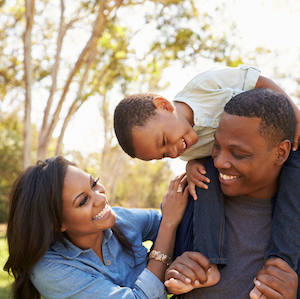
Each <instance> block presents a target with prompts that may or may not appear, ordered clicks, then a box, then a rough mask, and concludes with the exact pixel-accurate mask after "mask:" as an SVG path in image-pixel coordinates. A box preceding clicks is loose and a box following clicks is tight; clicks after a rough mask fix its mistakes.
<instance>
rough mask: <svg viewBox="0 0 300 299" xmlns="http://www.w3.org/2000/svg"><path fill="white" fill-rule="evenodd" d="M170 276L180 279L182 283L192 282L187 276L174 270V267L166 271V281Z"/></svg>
mask: <svg viewBox="0 0 300 299" xmlns="http://www.w3.org/2000/svg"><path fill="white" fill-rule="evenodd" d="M172 278H174V279H176V280H180V281H182V282H183V283H191V282H192V280H191V279H190V278H189V277H187V276H185V275H184V274H182V273H180V272H178V270H176V269H170V270H168V271H167V272H166V281H168V280H170V279H172Z"/></svg>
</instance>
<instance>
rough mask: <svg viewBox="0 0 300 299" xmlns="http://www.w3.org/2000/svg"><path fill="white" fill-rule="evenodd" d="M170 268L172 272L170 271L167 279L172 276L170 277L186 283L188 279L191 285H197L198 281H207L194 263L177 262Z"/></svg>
mask: <svg viewBox="0 0 300 299" xmlns="http://www.w3.org/2000/svg"><path fill="white" fill-rule="evenodd" d="M173 264H174V263H173ZM172 267H173V268H172V270H170V273H168V277H169V276H170V275H172V277H174V278H176V279H180V280H181V281H182V282H186V281H187V280H186V278H188V279H190V282H191V283H193V284H197V281H198V284H199V281H201V283H204V282H205V281H206V280H207V276H206V273H205V271H204V270H203V268H202V267H200V266H199V265H198V264H197V263H196V262H194V261H190V262H189V263H188V264H181V263H179V262H178V263H176V264H174V265H172ZM198 268H200V269H198ZM174 270H175V271H174ZM168 272H169V271H168Z"/></svg>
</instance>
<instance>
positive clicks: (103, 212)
mask: <svg viewBox="0 0 300 299" xmlns="http://www.w3.org/2000/svg"><path fill="white" fill-rule="evenodd" d="M109 210H110V206H109V205H108V204H105V207H104V209H103V210H102V211H100V212H99V213H98V214H97V215H96V216H95V217H93V220H99V219H101V218H102V217H103V216H104V215H105V214H106V213H107V212H108V211H109Z"/></svg>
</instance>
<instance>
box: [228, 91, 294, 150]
mask: <svg viewBox="0 0 300 299" xmlns="http://www.w3.org/2000/svg"><path fill="white" fill-rule="evenodd" d="M224 111H225V112H226V113H228V114H232V115H237V116H245V117H249V118H252V117H258V118H261V124H260V128H259V134H260V136H262V137H263V138H264V139H265V140H266V142H267V145H268V148H269V149H270V150H271V149H272V148H274V147H275V146H277V145H278V144H279V143H280V142H281V141H283V140H289V141H290V142H291V143H293V140H294V135H295V127H296V119H295V114H294V110H293V107H292V105H291V103H290V101H289V100H288V99H287V98H286V97H285V96H284V95H282V94H281V93H278V92H277V91H274V90H271V89H266V88H257V89H252V90H249V91H246V92H243V93H240V94H239V95H237V96H235V97H233V98H232V99H231V100H230V101H229V102H228V103H227V104H226V105H225V108H224Z"/></svg>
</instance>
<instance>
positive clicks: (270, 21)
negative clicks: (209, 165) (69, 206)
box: [0, 0, 300, 223]
mask: <svg viewBox="0 0 300 299" xmlns="http://www.w3.org/2000/svg"><path fill="white" fill-rule="evenodd" d="M0 10H1V13H0V37H1V38H0V55H1V56H0V223H5V221H6V217H7V206H6V202H7V196H8V192H9V188H10V186H11V184H12V182H13V181H14V180H15V178H16V176H17V175H18V173H19V172H20V171H21V170H22V169H23V168H24V167H26V166H28V165H31V164H33V163H35V162H36V161H37V160H38V159H45V158H47V157H50V156H53V155H64V156H66V157H67V158H68V159H69V160H72V161H74V162H75V163H77V165H78V166H79V167H80V168H82V169H84V170H86V171H88V172H89V173H91V174H92V175H94V176H95V177H100V178H101V182H102V184H104V185H105V186H106V189H107V194H108V198H109V199H110V202H111V204H112V205H122V206H125V207H143V208H149V207H152V208H158V207H159V205H160V202H161V198H162V196H163V194H164V193H165V191H166V190H167V188H168V184H169V181H170V179H171V178H172V177H174V176H175V174H179V173H181V172H183V171H184V169H185V163H183V162H180V160H179V159H175V160H171V159H164V160H161V161H156V162H143V161H139V160H136V159H131V158H130V157H128V156H127V155H126V154H124V153H123V152H122V150H121V149H120V148H119V146H118V144H117V141H116V138H115V136H114V132H113V123H112V119H113V111H114V108H115V106H116V105H117V104H118V102H119V101H120V100H121V99H122V98H124V97H125V96H127V95H129V94H132V93H136V92H147V91H150V92H155V93H159V94H161V95H162V96H164V97H166V98H167V99H169V100H173V98H174V96H175V95H176V93H177V92H178V91H180V90H181V88H182V87H183V86H184V85H185V84H186V83H187V82H188V81H189V80H190V79H191V78H192V77H194V76H195V75H196V74H197V73H199V72H203V71H206V70H208V69H210V68H213V67H220V66H238V65H240V64H250V65H254V66H257V67H258V68H259V69H260V70H261V71H262V73H261V74H262V75H263V76H267V77H269V78H271V79H273V80H274V81H275V82H276V83H277V84H278V85H280V86H281V87H282V88H283V89H284V90H285V91H286V92H287V93H288V94H290V96H291V97H292V99H293V100H294V101H295V103H296V104H298V100H299V95H300V88H299V83H300V65H299V64H300V62H299V58H300V57H299V56H300V38H299V33H298V29H299V28H300V1H299V0H285V1H282V0H252V1H247V0H226V1H223V0H210V1H207V0H197V1H196V0H195V1H192V0H185V1H178V0H165V1H163V0H152V1H150V0H123V1H122V0H115V1H112V0H111V1H109V0H89V1H87V0H35V1H34V0H28V1H27V0H26V1H24V0H23V1H21V0H0ZM297 28H298V29H297Z"/></svg>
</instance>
